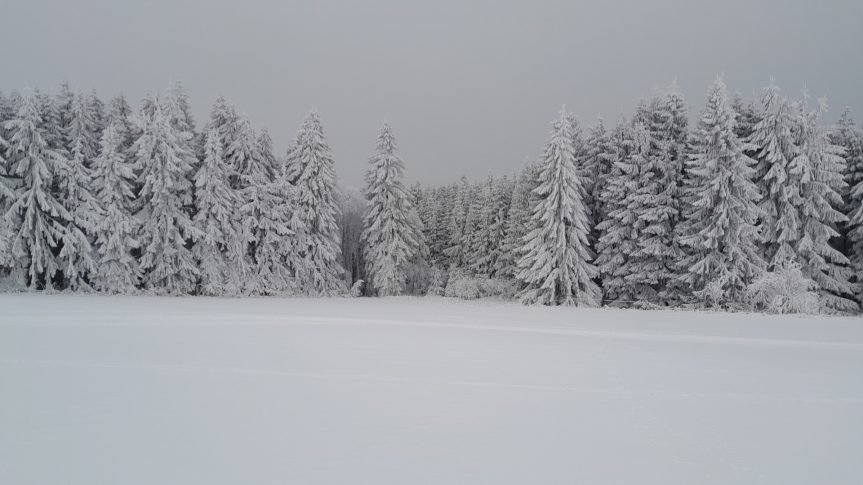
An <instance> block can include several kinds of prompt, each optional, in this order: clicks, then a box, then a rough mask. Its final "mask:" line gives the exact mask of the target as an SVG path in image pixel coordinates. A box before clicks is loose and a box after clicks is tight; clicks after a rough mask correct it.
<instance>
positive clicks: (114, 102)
mask: <svg viewBox="0 0 863 485" xmlns="http://www.w3.org/2000/svg"><path fill="white" fill-rule="evenodd" d="M132 116H133V113H132V107H131V106H129V102H128V101H126V97H125V96H123V95H122V94H121V95H119V96H116V97H114V98H112V99H111V101H109V102H108V113H107V114H106V118H105V122H106V123H107V124H108V125H114V130H115V131H116V132H117V134H118V135H119V136H120V140H121V144H120V148H121V150H122V151H123V153H124V154H125V153H128V152H129V149H131V148H132V143H134V141H135V138H136V137H135V128H134V126H133V123H132Z"/></svg>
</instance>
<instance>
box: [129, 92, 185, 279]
mask: <svg viewBox="0 0 863 485" xmlns="http://www.w3.org/2000/svg"><path fill="white" fill-rule="evenodd" d="M152 106H153V109H152V114H149V113H147V112H142V113H141V116H140V117H139V119H138V125H139V126H138V128H139V129H140V130H141V136H140V137H138V139H137V140H136V141H135V144H134V145H133V146H132V151H133V152H134V154H135V165H136V166H138V167H141V168H142V171H141V173H142V174H143V177H144V180H143V186H142V188H141V193H140V199H141V209H140V211H138V213H137V217H138V219H139V220H140V221H141V230H140V234H139V241H140V245H141V258H140V265H141V271H142V273H143V275H142V282H143V286H144V288H145V289H146V290H148V291H152V292H154V293H164V294H184V293H191V292H192V291H194V289H195V283H196V280H197V277H198V268H197V264H196V262H195V258H194V256H193V254H192V251H191V250H190V248H189V243H190V242H191V241H194V240H195V239H197V237H198V235H199V234H200V231H199V230H198V229H196V228H195V226H194V224H193V222H192V218H191V217H190V207H191V204H192V185H191V182H190V181H189V180H190V179H191V178H192V176H191V175H190V173H191V172H192V170H193V165H194V164H195V156H194V153H193V152H192V151H191V149H190V148H189V140H190V136H191V135H190V133H189V132H188V131H184V130H180V129H178V128H177V127H176V125H175V123H173V122H172V116H171V115H170V113H167V112H165V110H163V108H162V106H161V103H160V102H158V101H155V102H154V103H153V104H152Z"/></svg>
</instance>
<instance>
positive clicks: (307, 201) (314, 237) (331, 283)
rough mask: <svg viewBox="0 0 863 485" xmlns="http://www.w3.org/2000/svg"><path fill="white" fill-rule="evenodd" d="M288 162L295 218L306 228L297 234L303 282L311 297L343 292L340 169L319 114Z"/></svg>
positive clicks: (299, 277)
mask: <svg viewBox="0 0 863 485" xmlns="http://www.w3.org/2000/svg"><path fill="white" fill-rule="evenodd" d="M287 160H288V165H287V176H288V180H289V182H290V183H291V184H292V185H293V187H294V190H293V192H294V196H295V200H296V209H295V210H296V213H295V214H294V217H296V218H297V219H298V221H299V222H300V225H301V226H302V228H303V229H304V232H303V233H300V234H297V238H298V239H299V240H298V245H299V254H298V257H299V259H300V263H299V266H298V268H297V270H296V278H297V284H298V285H299V287H300V288H302V289H303V291H305V292H307V293H310V294H320V295H332V294H337V293H340V292H342V291H343V290H344V280H343V278H342V274H343V272H344V270H343V269H342V268H341V265H340V262H339V261H340V259H341V257H340V255H339V252H340V243H339V232H338V227H336V216H337V215H338V214H337V212H338V206H337V205H336V197H335V195H336V194H335V187H336V184H335V170H334V167H333V157H332V154H331V153H330V148H329V145H328V144H327V140H326V137H325V136H324V129H323V126H322V125H321V120H320V118H319V117H318V114H317V113H316V112H315V111H312V112H311V113H309V115H308V116H307V117H306V119H305V121H303V124H302V126H301V127H300V130H299V132H298V133H297V136H296V140H295V142H294V145H293V147H292V148H291V150H290V151H289V152H288V157H287Z"/></svg>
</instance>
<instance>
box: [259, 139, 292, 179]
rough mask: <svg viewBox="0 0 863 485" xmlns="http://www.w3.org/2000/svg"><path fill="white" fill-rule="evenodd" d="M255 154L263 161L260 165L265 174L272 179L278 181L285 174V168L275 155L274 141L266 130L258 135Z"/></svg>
mask: <svg viewBox="0 0 863 485" xmlns="http://www.w3.org/2000/svg"><path fill="white" fill-rule="evenodd" d="M255 152H256V153H257V154H258V156H259V157H260V159H261V161H260V164H261V166H262V168H263V171H264V173H265V174H267V175H268V176H269V177H271V178H272V179H277V178H279V177H281V176H282V175H283V174H284V171H285V170H284V167H283V166H282V164H281V163H280V162H279V160H277V159H276V156H275V155H274V154H273V139H272V138H271V137H270V132H269V131H267V129H266V128H264V129H262V130H261V132H260V133H258V138H257V139H256V140H255Z"/></svg>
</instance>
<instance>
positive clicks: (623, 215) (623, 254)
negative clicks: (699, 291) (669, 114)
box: [596, 119, 657, 305]
mask: <svg viewBox="0 0 863 485" xmlns="http://www.w3.org/2000/svg"><path fill="white" fill-rule="evenodd" d="M642 120H643V119H642ZM612 139H613V143H614V144H615V146H616V152H617V154H616V160H615V162H614V166H613V168H612V169H611V173H610V174H609V176H608V178H607V182H606V186H605V190H604V192H603V194H602V197H603V199H604V200H605V201H607V203H606V210H607V215H606V217H605V219H604V220H603V221H602V222H601V223H600V224H599V226H598V230H599V232H600V237H599V241H598V242H597V258H596V265H597V267H598V269H599V272H600V274H601V275H602V278H601V279H602V288H603V292H604V299H605V300H606V301H609V302H611V303H613V304H622V305H628V304H629V303H633V302H636V303H651V302H654V301H656V300H657V288H656V281H655V280H653V279H651V278H652V277H653V275H652V274H650V273H647V274H645V270H644V263H645V260H646V259H647V256H648V255H647V254H646V253H644V252H643V250H642V244H643V242H644V241H646V240H647V239H648V237H649V235H648V234H647V225H648V221H647V220H646V219H645V218H643V217H642V216H643V214H644V212H646V211H649V210H652V209H653V208H654V207H653V205H652V204H650V203H649V202H650V201H647V200H644V199H645V197H644V196H643V194H644V193H646V192H648V190H645V187H644V186H645V185H646V184H648V183H649V182H650V179H651V177H652V174H651V172H650V170H651V161H650V143H651V141H650V133H649V132H648V130H647V128H646V127H645V125H644V123H643V121H639V122H637V123H636V124H635V126H631V125H629V124H626V123H623V122H621V124H620V125H618V127H617V128H616V129H615V130H614V133H613V135H612Z"/></svg>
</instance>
